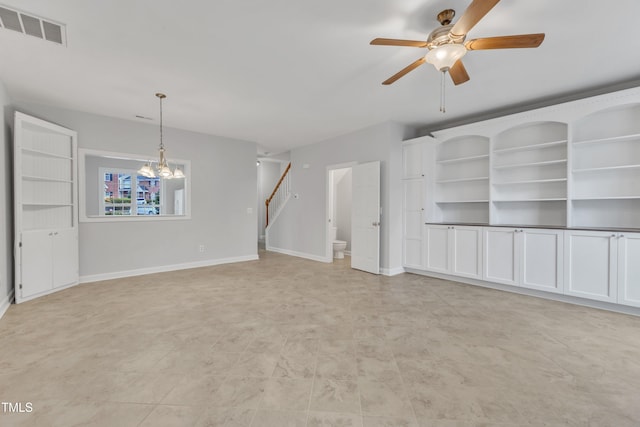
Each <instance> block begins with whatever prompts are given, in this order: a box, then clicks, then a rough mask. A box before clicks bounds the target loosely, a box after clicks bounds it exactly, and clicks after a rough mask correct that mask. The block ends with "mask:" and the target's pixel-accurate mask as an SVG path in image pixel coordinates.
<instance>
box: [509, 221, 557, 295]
mask: <svg viewBox="0 0 640 427" xmlns="http://www.w3.org/2000/svg"><path fill="white" fill-rule="evenodd" d="M563 237H564V232H563V231H561V230H543V229H527V228H525V229H522V230H521V231H520V232H519V233H518V240H519V246H520V254H521V255H520V285H521V286H524V287H526V288H531V289H539V290H542V291H548V292H556V293H562V292H563V290H564V289H563V283H564V272H563V268H562V267H563V257H564V252H563V246H564V245H563V243H564V241H563Z"/></svg>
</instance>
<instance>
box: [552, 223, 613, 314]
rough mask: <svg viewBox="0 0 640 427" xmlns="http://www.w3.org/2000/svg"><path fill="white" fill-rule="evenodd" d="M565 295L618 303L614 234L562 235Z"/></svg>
mask: <svg viewBox="0 0 640 427" xmlns="http://www.w3.org/2000/svg"><path fill="white" fill-rule="evenodd" d="M564 246H565V263H564V267H565V294H568V295H574V296H577V297H582V298H589V299H594V300H599V301H608V302H616V301H617V273H618V272H617V265H616V260H617V251H618V242H617V235H616V234H615V233H609V232H601V231H567V232H565V242H564Z"/></svg>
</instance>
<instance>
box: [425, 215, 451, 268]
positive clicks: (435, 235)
mask: <svg viewBox="0 0 640 427" xmlns="http://www.w3.org/2000/svg"><path fill="white" fill-rule="evenodd" d="M424 248H425V250H424V252H425V260H424V268H425V269H426V270H430V271H437V272H440V273H448V272H449V249H450V247H449V226H446V225H432V224H427V225H425V226H424Z"/></svg>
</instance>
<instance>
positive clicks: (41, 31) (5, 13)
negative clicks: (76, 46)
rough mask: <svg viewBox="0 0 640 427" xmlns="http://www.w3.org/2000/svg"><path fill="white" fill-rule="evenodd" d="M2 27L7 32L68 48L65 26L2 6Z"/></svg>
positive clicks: (0, 8)
mask: <svg viewBox="0 0 640 427" xmlns="http://www.w3.org/2000/svg"><path fill="white" fill-rule="evenodd" d="M0 25H1V26H2V28H6V29H7V30H13V31H18V32H19V33H22V34H27V35H30V36H34V37H38V38H39V39H43V40H48V41H50V42H54V43H56V44H59V45H62V46H66V45H67V40H66V29H65V26H64V25H63V24H59V23H56V22H53V21H52V20H50V19H45V18H41V17H39V16H35V15H33V14H30V13H26V12H22V11H20V10H17V9H11V8H8V7H7V6H2V5H0Z"/></svg>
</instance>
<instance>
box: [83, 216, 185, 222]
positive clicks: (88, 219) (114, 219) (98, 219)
mask: <svg viewBox="0 0 640 427" xmlns="http://www.w3.org/2000/svg"><path fill="white" fill-rule="evenodd" d="M189 219H191V215H109V216H99V215H96V216H87V217H81V218H80V222H81V223H82V222H85V223H86V222H129V221H131V222H134V221H183V220H189Z"/></svg>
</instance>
